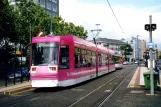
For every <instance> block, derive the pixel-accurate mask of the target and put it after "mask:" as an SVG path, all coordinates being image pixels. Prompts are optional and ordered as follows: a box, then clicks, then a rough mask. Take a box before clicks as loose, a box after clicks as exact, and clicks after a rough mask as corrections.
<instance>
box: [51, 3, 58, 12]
mask: <svg viewBox="0 0 161 107" xmlns="http://www.w3.org/2000/svg"><path fill="white" fill-rule="evenodd" d="M52 10H53V11H55V12H56V11H57V6H56V5H55V4H52Z"/></svg>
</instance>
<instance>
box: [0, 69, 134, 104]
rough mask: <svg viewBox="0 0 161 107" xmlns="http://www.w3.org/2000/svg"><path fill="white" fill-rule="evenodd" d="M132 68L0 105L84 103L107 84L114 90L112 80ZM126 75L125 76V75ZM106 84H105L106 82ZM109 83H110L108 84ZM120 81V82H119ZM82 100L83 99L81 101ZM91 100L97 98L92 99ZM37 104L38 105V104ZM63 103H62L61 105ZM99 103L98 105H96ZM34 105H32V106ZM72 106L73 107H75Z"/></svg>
mask: <svg viewBox="0 0 161 107" xmlns="http://www.w3.org/2000/svg"><path fill="white" fill-rule="evenodd" d="M133 68H134V67H125V68H124V69H122V70H117V71H116V72H112V73H109V74H107V75H104V76H101V77H99V78H96V79H93V80H91V81H88V82H85V83H83V84H79V85H76V86H72V87H67V88H51V89H49V90H47V91H46V89H43V90H41V89H40V90H39V89H38V90H37V91H36V92H33V91H32V92H27V93H25V94H24V93H21V94H20V95H18V96H13V98H12V97H11V98H9V99H4V100H2V99H1V102H0V105H2V106H4V107H9V106H12V107H21V106H22V105H26V104H27V105H28V106H32V107H34V106H35V104H34V103H35V102H37V105H36V106H38V105H41V106H42V105H43V106H47V105H48V106H49V104H50V106H51V107H53V106H55V107H67V106H68V105H71V104H73V102H76V101H77V102H78V100H80V102H81V101H84V100H85V99H86V98H89V96H91V97H93V94H97V95H96V96H98V94H99V91H100V92H103V91H104V90H107V87H106V85H108V84H109V86H111V90H112V89H113V88H115V87H116V86H112V84H111V82H113V84H115V85H117V84H116V83H118V82H117V81H114V80H115V79H114V78H119V79H120V78H124V77H125V75H127V74H128V73H129V72H127V71H130V70H131V69H133ZM126 73H127V74H126ZM106 81H107V82H108V83H107V82H106ZM110 81H111V82H110ZM119 81H120V80H119ZM73 89H84V90H83V91H76V90H73ZM102 94H104V93H101V94H100V99H99V100H95V101H96V102H95V103H94V105H91V104H90V102H88V103H89V104H87V105H88V107H90V105H91V106H96V105H99V104H100V103H101V102H102V101H103V100H104V99H105V97H106V96H107V94H109V93H107V94H105V95H103V96H102ZM83 98H84V99H83ZM93 98H95V99H96V98H97V97H95V95H94V97H93ZM89 99H91V98H89ZM38 102H39V103H38ZM62 102H63V103H62ZM80 102H78V103H76V104H75V105H77V104H78V105H79V106H82V104H84V103H86V101H85V102H84V103H82V104H80ZM98 102H99V103H98ZM33 104H34V105H33ZM75 105H73V106H75ZM87 105H86V106H87ZM79 106H78V107H79Z"/></svg>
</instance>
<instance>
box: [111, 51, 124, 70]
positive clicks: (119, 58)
mask: <svg viewBox="0 0 161 107" xmlns="http://www.w3.org/2000/svg"><path fill="white" fill-rule="evenodd" d="M113 57H114V58H115V68H116V69H122V68H123V64H122V55H121V54H116V53H115V54H114V55H113Z"/></svg>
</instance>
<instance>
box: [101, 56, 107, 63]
mask: <svg viewBox="0 0 161 107" xmlns="http://www.w3.org/2000/svg"><path fill="white" fill-rule="evenodd" d="M106 62H107V60H106V54H102V65H106Z"/></svg>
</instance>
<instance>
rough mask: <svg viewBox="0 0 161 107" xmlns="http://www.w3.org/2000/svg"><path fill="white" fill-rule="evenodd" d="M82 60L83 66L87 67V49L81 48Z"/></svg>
mask: <svg viewBox="0 0 161 107" xmlns="http://www.w3.org/2000/svg"><path fill="white" fill-rule="evenodd" d="M80 62H81V66H82V67H87V57H86V50H85V49H81V57H80Z"/></svg>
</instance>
